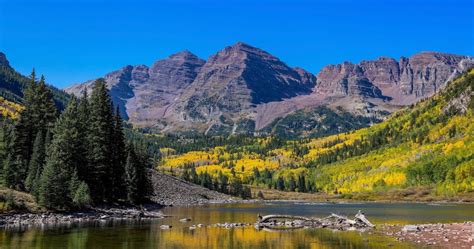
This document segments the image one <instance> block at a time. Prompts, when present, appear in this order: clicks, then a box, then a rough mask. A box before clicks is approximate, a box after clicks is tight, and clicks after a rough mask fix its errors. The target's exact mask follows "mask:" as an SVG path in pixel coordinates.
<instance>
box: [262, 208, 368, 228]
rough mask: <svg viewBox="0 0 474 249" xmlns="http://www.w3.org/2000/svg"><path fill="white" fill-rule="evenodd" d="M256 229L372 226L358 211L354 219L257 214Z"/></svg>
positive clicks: (330, 216)
mask: <svg viewBox="0 0 474 249" xmlns="http://www.w3.org/2000/svg"><path fill="white" fill-rule="evenodd" d="M255 227H256V228H257V229H262V228H266V229H282V228H303V227H313V228H330V229H337V230H366V229H371V228H374V227H375V225H374V224H372V223H371V222H370V221H369V220H368V219H367V218H366V217H365V215H364V214H363V213H362V212H361V211H359V212H358V213H357V214H356V215H355V218H354V219H349V218H347V217H345V216H342V215H337V214H331V215H329V216H327V217H325V218H322V219H321V218H312V217H304V216H293V215H277V214H271V215H265V216H260V215H258V218H257V222H256V223H255Z"/></svg>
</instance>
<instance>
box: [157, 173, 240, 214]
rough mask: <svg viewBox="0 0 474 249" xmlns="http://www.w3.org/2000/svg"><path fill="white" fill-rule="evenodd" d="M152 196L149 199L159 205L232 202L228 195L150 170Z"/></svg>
mask: <svg viewBox="0 0 474 249" xmlns="http://www.w3.org/2000/svg"><path fill="white" fill-rule="evenodd" d="M150 174H151V182H152V185H153V195H152V196H151V197H150V199H151V200H152V201H153V202H155V203H158V204H160V205H165V206H168V205H174V206H183V205H197V204H207V203H225V202H231V201H233V198H232V197H231V196H229V195H226V194H222V193H219V192H216V191H213V190H209V189H207V188H204V187H202V186H200V185H196V184H193V183H190V182H187V181H184V180H182V179H179V178H177V177H174V176H170V175H166V174H162V173H160V172H158V171H156V170H150Z"/></svg>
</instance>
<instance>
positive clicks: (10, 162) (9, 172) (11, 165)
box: [3, 153, 18, 188]
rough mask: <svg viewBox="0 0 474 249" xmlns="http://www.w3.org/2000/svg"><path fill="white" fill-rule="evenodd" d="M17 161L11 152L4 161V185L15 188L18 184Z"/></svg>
mask: <svg viewBox="0 0 474 249" xmlns="http://www.w3.org/2000/svg"><path fill="white" fill-rule="evenodd" d="M17 172H18V171H17V169H16V162H15V160H14V159H13V155H12V154H11V153H8V154H7V157H6V158H5V161H3V178H4V179H3V181H4V185H5V187H7V188H14V187H15V184H16V180H15V179H16V173H17Z"/></svg>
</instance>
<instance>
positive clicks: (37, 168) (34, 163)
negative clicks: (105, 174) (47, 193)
mask: <svg viewBox="0 0 474 249" xmlns="http://www.w3.org/2000/svg"><path fill="white" fill-rule="evenodd" d="M45 153H46V151H45V144H44V136H43V132H42V131H41V130H40V131H38V133H37V134H36V137H35V142H34V144H33V154H32V155H31V160H30V164H29V167H28V176H27V177H26V181H25V186H26V190H28V191H29V192H30V193H31V194H33V196H35V197H37V198H38V189H37V187H38V181H39V177H40V176H41V172H42V171H43V166H44V161H45V157H46V155H45Z"/></svg>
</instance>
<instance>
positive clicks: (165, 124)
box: [66, 42, 474, 137]
mask: <svg viewBox="0 0 474 249" xmlns="http://www.w3.org/2000/svg"><path fill="white" fill-rule="evenodd" d="M473 65H474V60H473V59H472V58H470V57H467V56H459V55H451V54H445V53H435V52H422V53H419V54H415V55H413V56H411V57H409V58H405V57H401V58H400V60H399V61H397V60H395V59H392V58H387V57H380V58H378V59H376V60H371V61H362V62H360V63H358V64H354V63H350V62H344V63H342V64H338V65H328V66H326V67H324V68H323V69H321V71H320V72H319V73H318V74H317V75H313V74H311V73H310V72H308V71H306V70H304V69H301V68H297V67H295V68H293V67H290V66H288V65H286V64H285V63H284V62H282V61H281V60H279V59H278V58H277V57H275V56H273V55H271V54H270V53H268V52H266V51H263V50H261V49H259V48H255V47H252V46H250V45H248V44H245V43H242V42H238V43H236V44H234V45H232V46H228V47H226V48H224V49H222V50H220V51H218V52H217V53H216V54H214V55H211V56H210V57H209V58H208V59H207V61H204V60H201V59H199V58H198V57H197V56H195V55H193V54H192V53H190V52H189V51H183V52H181V53H178V54H174V55H171V56H170V57H168V58H165V59H162V60H159V61H157V62H156V63H154V64H153V66H152V67H151V68H148V67H147V66H144V65H139V66H126V67H124V68H122V69H120V70H117V71H114V72H112V73H109V74H107V75H105V79H106V81H107V84H108V87H109V89H110V91H111V95H112V96H113V100H114V102H115V104H117V105H119V106H120V109H121V112H122V115H123V116H124V117H125V118H127V119H128V120H129V122H131V123H132V124H134V125H135V126H137V127H142V128H150V129H152V130H154V131H158V132H167V133H189V132H191V133H205V134H209V135H226V134H227V135H228V134H239V133H244V134H269V133H270V134H276V133H281V132H278V130H281V129H284V127H291V126H295V127H296V126H299V127H302V129H305V130H304V131H301V130H297V129H290V130H292V131H289V132H284V134H287V135H288V136H290V137H294V136H309V137H312V136H317V135H318V134H319V135H321V134H335V133H338V132H345V131H349V130H352V129H355V128H360V127H365V126H369V125H371V124H373V123H375V122H379V121H381V120H383V119H384V118H385V117H386V116H387V114H389V113H391V112H393V111H396V110H398V109H400V108H401V107H403V106H406V105H411V104H413V103H415V102H417V101H419V100H421V99H424V98H427V97H430V96H432V95H433V94H435V93H436V92H438V91H439V90H440V89H442V88H443V87H444V85H445V83H446V82H447V81H448V80H450V79H453V78H454V77H456V76H458V75H459V74H460V73H462V72H464V71H466V70H467V69H468V68H470V67H472V66H473ZM92 84H93V80H91V81H87V82H85V83H82V84H76V85H73V86H72V87H70V88H67V89H66V91H67V92H69V93H73V94H76V95H79V94H81V91H82V90H84V89H86V88H91V87H92ZM327 115H329V116H327ZM320 117H331V118H320ZM347 118H348V119H347ZM344 119H347V120H351V121H354V123H355V124H356V125H349V126H348V125H347V124H348V123H347V122H345V120H344ZM321 122H322V123H321ZM316 123H318V124H317V125H316ZM328 127H332V128H328Z"/></svg>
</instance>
